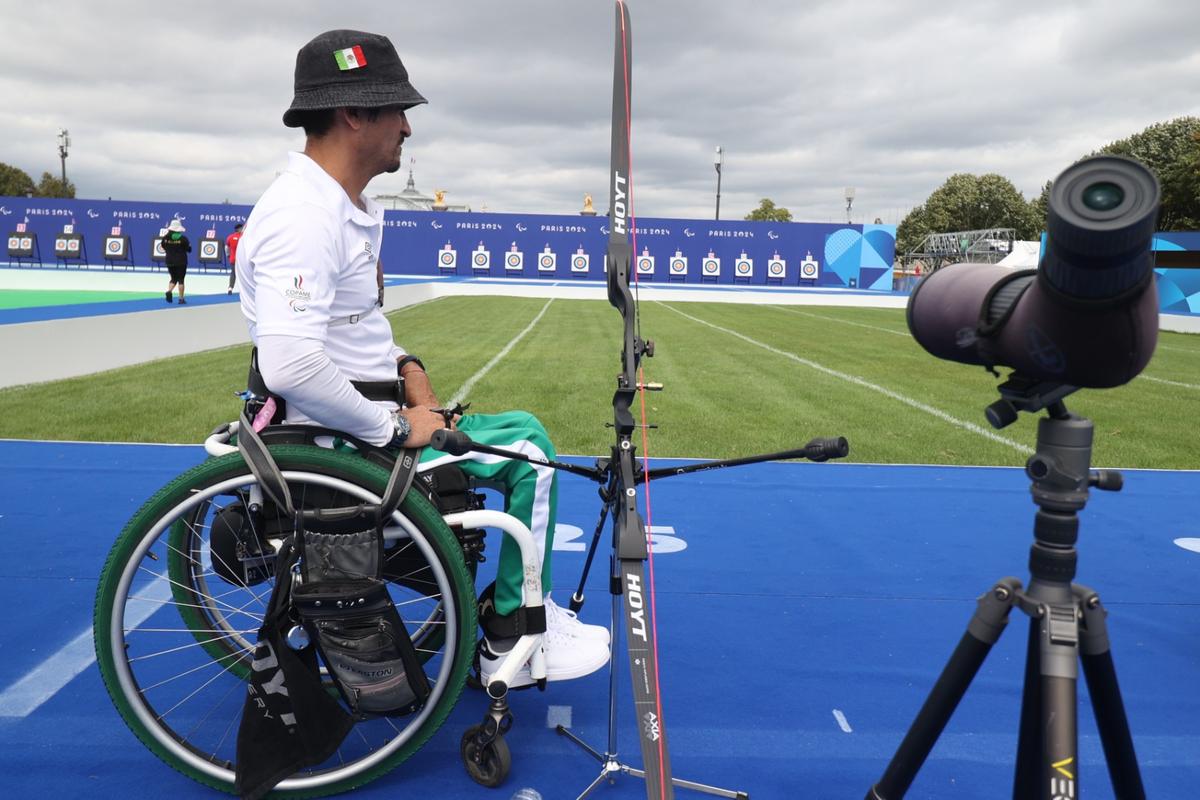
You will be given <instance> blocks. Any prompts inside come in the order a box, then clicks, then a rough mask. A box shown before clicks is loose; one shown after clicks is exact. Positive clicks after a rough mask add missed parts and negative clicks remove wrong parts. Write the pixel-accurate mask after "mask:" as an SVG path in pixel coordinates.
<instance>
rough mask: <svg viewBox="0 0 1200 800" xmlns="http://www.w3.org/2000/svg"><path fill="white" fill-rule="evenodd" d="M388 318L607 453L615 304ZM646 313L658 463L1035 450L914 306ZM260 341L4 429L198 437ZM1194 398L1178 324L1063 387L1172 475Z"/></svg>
mask: <svg viewBox="0 0 1200 800" xmlns="http://www.w3.org/2000/svg"><path fill="white" fill-rule="evenodd" d="M543 309H544V314H543V315H542V317H541V318H540V319H539V320H538V321H537V323H536V324H533V325H531V323H532V322H533V320H534V319H535V318H536V317H537V316H538V314H539V312H542V311H543ZM390 319H391V321H392V326H393V328H394V330H395V332H396V339H397V341H398V342H400V343H401V344H402V345H403V346H404V347H405V348H406V349H407V350H409V351H410V352H413V353H416V354H418V355H420V356H421V358H422V360H423V361H424V363H425V364H426V365H427V366H428V367H429V371H430V375H431V377H432V379H433V382H434V386H435V388H436V389H437V390H438V392H439V395H440V397H441V399H442V400H443V401H447V400H449V399H450V398H451V397H452V396H453V395H455V394H456V393H457V392H459V390H460V388H461V387H463V386H464V384H466V383H467V382H468V381H469V380H471V379H472V378H473V377H474V378H476V379H477V381H476V382H475V383H474V384H473V386H472V387H471V388H470V391H469V392H468V393H467V397H466V399H467V400H469V401H470V402H471V403H472V410H474V411H477V412H486V411H495V410H503V409H509V408H522V409H527V410H530V411H533V412H535V413H537V414H538V416H539V417H541V418H542V420H543V421H544V422H545V423H546V426H547V428H548V429H549V430H550V432H551V434H552V436H553V438H554V440H555V443H556V445H557V446H558V448H559V450H560V452H563V453H572V454H583V455H599V454H603V453H605V452H607V449H608V448H609V446H610V443H611V441H612V432H611V430H610V429H609V428H606V427H605V423H606V422H610V421H611V419H612V408H611V399H612V392H613V388H614V386H615V375H616V373H617V371H618V368H619V352H620V344H619V337H620V335H621V321H620V317H619V316H618V315H617V313H616V311H614V310H613V309H612V308H611V307H610V306H608V305H607V304H606V303H604V302H602V301H580V300H553V301H547V300H544V299H527V298H506V297H494V298H477V297H474V298H472V297H454V298H443V299H440V300H437V301H433V302H429V303H424V304H421V305H417V306H413V307H409V308H407V309H404V310H402V311H399V312H397V313H395V314H392V315H390ZM641 322H642V332H643V335H644V336H646V337H648V338H650V339H653V340H654V341H655V345H656V355H655V357H654V358H652V359H648V360H646V361H645V371H646V379H647V380H649V381H658V382H661V383H663V384H665V387H666V388H665V391H663V392H659V393H651V394H648V395H647V398H646V402H647V409H646V410H647V415H648V418H649V421H650V422H651V423H652V424H655V425H657V426H658V428H657V429H656V430H653V431H651V433H650V448H649V449H650V455H651V456H652V457H655V456H658V457H668V456H680V457H711V458H724V457H734V456H741V455H748V454H751V453H757V452H770V451H776V450H782V449H786V448H789V447H794V446H797V445H800V444H803V443H804V442H806V441H807V440H808V439H810V438H811V437H813V436H845V437H846V438H847V439H849V440H850V447H851V453H850V459H849V460H852V461H857V462H879V463H941V464H961V465H966V464H1003V465H1019V464H1022V463H1023V462H1024V459H1025V457H1026V454H1027V453H1028V452H1030V451H1031V450H1032V447H1033V443H1034V438H1035V425H1036V418H1035V417H1033V416H1030V415H1023V417H1022V419H1021V420H1020V421H1019V422H1018V423H1016V424H1014V425H1012V426H1010V427H1008V428H1006V429H1004V430H1003V431H994V430H992V429H991V428H990V426H988V424H987V422H986V420H985V419H984V416H983V409H984V408H985V407H986V406H987V405H988V404H989V403H991V402H992V401H993V400H995V399H997V397H998V395H997V393H996V391H995V386H996V385H997V383H998V381H997V380H996V379H995V378H993V377H992V376H990V375H989V374H988V373H987V372H986V371H985V370H984V369H983V368H982V367H968V366H964V365H961V364H952V363H948V362H944V361H939V360H937V359H934V358H933V357H932V356H930V355H928V354H927V353H925V352H924V351H923V350H922V349H921V348H920V347H918V346H917V344H916V343H915V342H914V341H913V340H912V338H911V337H910V336H909V335H908V332H907V329H906V327H905V322H904V312H903V310H901V309H886V310H884V309H860V308H842V307H823V306H821V307H818V306H804V307H796V306H747V305H732V304H716V303H713V304H709V303H655V302H643V304H642V306H641ZM527 328H528V330H527V332H526V333H525V335H524V336H523V337H521V338H520V340H519V341H518V342H516V343H515V344H513V345H512V347H511V349H510V350H509V352H507V353H506V354H505V355H503V357H502V358H499V360H498V361H497V363H496V364H495V365H494V366H492V367H491V369H490V370H488V371H486V373H485V374H482V375H479V373H480V372H481V370H483V369H484V368H485V366H486V365H488V364H489V362H491V361H492V360H493V359H495V358H496V357H497V355H498V354H499V353H501V351H502V350H504V349H505V347H506V346H507V345H509V344H510V342H512V341H513V339H514V338H515V337H517V336H518V335H519V334H521V333H522V331H526V329H527ZM248 351H249V348H248V347H235V348H225V349H222V350H213V351H209V352H204V353H198V354H195V355H191V356H181V357H177V358H172V359H169V360H164V361H157V362H152V363H149V364H144V365H140V366H137V367H130V368H125V369H119V370H113V371H110V372H104V373H100V374H96V375H92V376H88V377H84V378H76V379H71V380H66V381H59V382H55V383H49V384H39V385H36V386H27V387H15V388H12V389H5V390H0V437H4V438H29V439H62V440H86V441H127V442H199V441H201V440H202V439H203V438H204V436H205V435H206V434H207V433H208V432H209V431H210V430H211V429H212V428H213V427H214V426H215V425H217V424H218V423H220V422H223V421H227V420H231V419H234V418H235V417H236V416H237V413H238V410H239V401H238V400H237V399H236V398H235V397H234V393H235V392H236V391H238V390H240V389H242V388H243V387H244V383H245V376H246V364H247V358H248ZM1198 403H1200V336H1189V335H1183V334H1172V333H1163V334H1162V335H1161V337H1160V340H1159V348H1158V350H1157V352H1156V353H1155V356H1154V359H1153V361H1152V362H1151V363H1150V366H1149V367H1148V368H1147V369H1146V371H1145V372H1144V374H1143V375H1142V376H1140V377H1139V378H1137V379H1136V380H1134V381H1133V382H1131V383H1130V384H1128V385H1126V386H1122V387H1119V388H1117V389H1110V390H1104V391H1099V390H1083V391H1080V392H1078V393H1077V394H1075V395H1073V396H1071V397H1069V398H1068V399H1067V405H1068V407H1069V408H1070V409H1071V410H1072V411H1074V412H1075V413H1077V414H1082V415H1084V416H1088V417H1090V418H1092V419H1093V421H1094V422H1095V424H1096V443H1095V449H1094V458H1093V462H1094V463H1095V464H1096V465H1106V466H1124V467H1144V468H1164V469H1185V468H1186V469H1191V468H1198V467H1200V447H1198V446H1197V445H1198V444H1200V435H1198V434H1197V431H1196V428H1195V427H1194V425H1195V421H1194V417H1195V416H1196V414H1195V410H1196V408H1197V404H1198Z"/></svg>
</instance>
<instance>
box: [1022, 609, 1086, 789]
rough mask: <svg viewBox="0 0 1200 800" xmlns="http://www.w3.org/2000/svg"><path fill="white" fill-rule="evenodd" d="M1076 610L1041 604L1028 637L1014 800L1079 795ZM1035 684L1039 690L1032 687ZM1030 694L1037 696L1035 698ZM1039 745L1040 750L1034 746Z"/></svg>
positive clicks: (1077, 631)
mask: <svg viewBox="0 0 1200 800" xmlns="http://www.w3.org/2000/svg"><path fill="white" fill-rule="evenodd" d="M1031 591H1034V590H1033V589H1031ZM1077 612H1078V606H1077V605H1076V604H1075V603H1074V602H1071V603H1070V604H1066V603H1061V604H1049V603H1042V604H1040V605H1039V606H1038V615H1037V617H1036V618H1035V619H1034V620H1033V626H1032V631H1033V632H1031V635H1030V645H1031V647H1032V648H1033V649H1032V650H1031V652H1030V653H1029V654H1028V655H1027V660H1026V672H1025V677H1026V685H1025V703H1024V704H1023V705H1022V709H1021V741H1020V743H1019V744H1018V750H1017V774H1016V780H1015V782H1014V786H1013V797H1014V798H1017V797H1020V798H1030V797H1032V798H1044V799H1045V800H1051V799H1052V798H1059V797H1078V796H1079V758H1078V743H1079V736H1078V729H1077V726H1076V723H1077V719H1078V714H1077V697H1076V682H1077V680H1078V675H1079V623H1078V615H1077ZM1035 640H1036V645H1035ZM1033 663H1036V665H1037V670H1036V674H1033V673H1034V670H1033V668H1032V664H1033ZM1031 682H1032V683H1033V685H1034V686H1036V687H1037V688H1033V687H1031V685H1030V683H1031ZM1031 693H1036V699H1034V698H1033V697H1031ZM1037 711H1040V716H1038V715H1037V714H1036V712H1037ZM1035 726H1036V728H1037V730H1036V732H1035V731H1034V730H1033V728H1034V727H1035ZM1038 743H1040V745H1041V746H1040V752H1039V749H1038V748H1037V747H1036V745H1037V744H1038ZM1035 759H1037V760H1035Z"/></svg>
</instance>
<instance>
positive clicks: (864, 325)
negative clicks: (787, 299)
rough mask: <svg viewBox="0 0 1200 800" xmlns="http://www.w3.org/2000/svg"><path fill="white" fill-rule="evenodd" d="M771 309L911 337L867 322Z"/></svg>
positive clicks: (789, 309) (785, 307) (795, 310)
mask: <svg viewBox="0 0 1200 800" xmlns="http://www.w3.org/2000/svg"><path fill="white" fill-rule="evenodd" d="M771 308H774V309H778V310H779V311H786V312H787V313H789V314H799V315H800V316H802V317H812V318H813V319H823V320H828V321H829V322H840V323H841V324H843V325H853V326H854V327H856V328H866V329H867V330H871V331H882V332H884V333H890V334H892V335H893V336H906V337H907V336H908V335H909V334H908V332H907V331H898V330H894V329H892V328H883V327H880V326H879V325H868V324H867V323H865V322H851V321H850V320H848V319H838V318H837V317H827V316H825V315H824V314H814V313H812V312H811V311H800V310H798V309H795V308H788V307H787V306H771Z"/></svg>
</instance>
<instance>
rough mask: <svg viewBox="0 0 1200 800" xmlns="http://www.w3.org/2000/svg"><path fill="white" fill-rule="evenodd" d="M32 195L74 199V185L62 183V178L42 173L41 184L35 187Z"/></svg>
mask: <svg viewBox="0 0 1200 800" xmlns="http://www.w3.org/2000/svg"><path fill="white" fill-rule="evenodd" d="M33 194H34V196H35V197H74V196H75V184H73V183H71V182H70V181H66V182H65V183H64V182H63V179H62V178H56V177H54V176H53V175H51V174H50V173H49V172H43V173H42V182H41V183H39V184H38V185H37V188H36V189H34V191H33Z"/></svg>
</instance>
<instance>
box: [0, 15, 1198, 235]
mask: <svg viewBox="0 0 1200 800" xmlns="http://www.w3.org/2000/svg"><path fill="white" fill-rule="evenodd" d="M0 9H2V13H0V19H2V20H3V26H2V28H0V29H2V30H3V32H4V40H5V41H4V47H3V48H2V49H0V97H2V98H4V102H3V104H0V131H2V134H0V161H2V162H5V163H8V164H12V165H14V166H17V167H20V168H21V169H24V170H25V171H26V172H28V173H30V174H31V175H32V176H33V178H34V180H37V179H38V178H39V177H40V175H41V174H42V172H44V171H51V172H53V173H55V174H57V173H58V170H59V160H58V153H57V134H58V131H59V129H60V128H67V129H69V130H70V133H71V139H72V147H71V151H70V156H69V158H68V159H67V174H68V177H69V178H70V179H71V180H72V181H73V182H74V183H75V185H76V187H77V191H78V196H80V197H85V198H105V197H112V198H114V199H124V200H182V201H195V202H220V201H221V200H224V199H228V200H230V201H232V202H235V203H253V202H254V201H255V199H256V198H257V197H258V195H259V194H260V193H261V192H262V190H263V189H264V188H265V187H266V185H267V184H268V183H269V182H270V181H271V179H272V178H273V176H274V175H275V172H276V171H277V170H279V169H281V168H282V165H283V164H284V163H285V161H286V156H285V153H286V151H288V150H289V149H301V148H302V146H303V140H302V134H300V133H298V132H296V131H292V130H290V129H287V128H284V127H283V125H282V123H281V122H280V114H281V113H282V111H283V109H284V108H286V107H287V105H288V103H289V101H290V99H291V87H292V69H293V66H294V63H295V53H296V50H298V49H299V47H300V46H301V45H302V44H304V42H306V41H307V40H308V39H310V38H312V37H313V36H314V35H316V34H317V33H320V32H321V31H324V30H328V29H331V28H354V29H361V30H370V31H375V32H379V33H384V34H387V35H388V36H390V37H391V39H392V41H393V42H394V43H395V44H396V46H397V48H398V49H399V51H400V54H401V57H402V58H403V60H404V62H405V64H406V66H408V68H409V71H410V73H411V75H412V79H413V83H414V84H415V85H416V86H417V88H418V89H419V90H420V91H421V92H422V93H423V94H424V95H425V96H426V97H427V98H429V101H430V103H429V105H427V106H421V107H420V108H418V109H415V110H414V111H413V112H412V113H411V114H410V121H411V124H412V127H413V131H414V135H413V138H412V139H411V140H410V141H409V143H408V144H407V145H406V146H405V164H406V166H407V164H408V161H409V159H410V158H412V159H415V167H414V169H415V176H416V180H417V185H418V187H419V188H421V189H422V190H424V191H425V192H427V193H432V191H433V190H434V189H445V190H446V191H447V195H446V199H447V201H448V202H453V203H464V204H467V205H470V206H472V207H473V208H474V209H475V210H480V209H482V208H484V207H486V209H487V210H490V211H510V212H517V211H520V212H541V213H574V212H575V211H577V210H578V209H579V208H580V206H581V205H582V199H583V195H584V194H585V193H591V194H593V195H594V196H595V197H596V198H597V203H596V204H597V207H598V208H599V210H600V211H601V212H603V211H604V208H603V206H604V203H603V202H602V200H601V198H602V197H604V196H605V175H606V170H607V165H608V157H609V154H608V149H609V109H610V102H611V86H612V74H611V71H612V41H613V30H612V28H613V4H612V2H611V1H610V0H509V1H508V2H504V3H499V2H484V1H483V0H457V1H451V0H442V1H441V2H433V0H426V2H411V0H410V1H409V2H396V1H394V0H393V2H382V1H380V0H377V1H376V2H362V1H361V0H338V1H337V2H330V1H329V0H321V1H320V2H318V1H317V0H288V1H287V2H278V1H277V0H254V2H251V1H250V0H242V1H241V2H225V1H224V0H210V1H209V2H205V3H188V2H176V3H161V2H140V1H137V0H107V1H106V2H103V3H96V2H79V1H78V0H58V1H57V2H15V0H0ZM630 10H631V15H632V26H633V50H634V54H633V63H634V68H633V69H634V86H633V162H634V163H633V174H634V182H635V186H636V195H635V211H636V213H637V214H638V215H639V216H666V217H711V216H712V215H713V212H714V204H715V195H716V172H715V171H714V168H713V151H714V148H715V147H716V146H717V145H720V146H722V147H723V149H724V151H725V161H724V168H723V176H722V183H721V216H722V218H725V219H728V218H741V217H742V216H744V215H745V214H746V213H747V212H748V211H750V209H752V208H753V207H755V206H756V205H757V204H758V201H759V199H760V198H762V197H770V198H771V199H773V200H774V201H775V203H776V204H777V205H781V206H785V207H787V208H789V209H790V210H791V211H792V213H793V215H794V216H795V218H796V219H797V220H804V221H838V220H840V219H842V218H843V217H844V214H845V200H844V199H843V195H844V190H845V187H850V186H852V187H854V188H855V190H856V197H855V200H854V204H853V208H852V210H851V214H852V216H853V219H854V221H855V222H864V221H865V222H871V221H873V219H874V218H875V217H879V218H882V220H883V221H884V222H887V223H896V222H898V221H899V219H901V218H903V216H904V214H905V213H906V212H907V211H908V209H910V208H911V207H912V206H914V205H916V204H918V203H921V202H922V201H923V200H924V199H925V198H926V197H927V196H928V195H929V193H930V192H931V191H933V190H934V189H936V188H937V187H938V186H939V185H940V184H941V183H942V182H943V181H944V180H945V179H946V178H947V177H948V176H949V175H951V174H953V173H955V172H972V173H977V174H982V173H985V172H998V173H1000V174H1002V175H1005V176H1006V177H1008V178H1010V179H1011V180H1012V181H1013V183H1014V184H1015V185H1016V186H1017V188H1018V189H1019V190H1020V191H1021V192H1023V193H1024V194H1025V195H1026V197H1032V196H1036V194H1037V193H1038V192H1039V191H1040V189H1041V185H1042V184H1043V183H1044V182H1045V181H1046V180H1047V179H1049V178H1052V177H1054V176H1055V175H1056V174H1057V173H1058V172H1059V171H1061V170H1062V169H1063V168H1065V167H1066V166H1068V165H1069V164H1070V163H1071V162H1072V161H1074V160H1075V159H1076V158H1078V157H1079V156H1081V155H1083V154H1085V153H1087V152H1090V151H1092V150H1094V149H1096V148H1098V147H1101V146H1103V145H1104V144H1106V143H1108V142H1111V141H1113V140H1115V139H1120V138H1124V137H1126V136H1128V135H1130V134H1131V133H1134V132H1137V131H1140V130H1142V129H1143V128H1144V127H1146V126H1147V125H1150V124H1152V123H1155V122H1161V121H1166V120H1169V119H1172V118H1175V117H1178V116H1183V115H1200V45H1198V42H1197V39H1196V34H1197V31H1200V3H1197V2H1195V0H1141V2H1137V3H1134V2H1129V0H1089V1H1087V2H1076V1H1073V0H1058V2H1046V0H1036V1H1029V0H1005V1H1004V2H992V1H991V0H980V1H978V2H970V3H964V2H961V1H958V0H955V1H951V0H899V1H897V0H862V1H861V2H860V1H858V0H836V1H835V2H824V1H823V0H815V1H813V0H740V1H733V2H730V1H726V2H715V0H653V1H652V0H630ZM406 177H407V175H406V173H405V172H402V173H400V174H398V175H393V176H382V177H379V178H376V179H375V180H374V181H373V182H372V183H371V185H370V186H369V187H368V193H369V194H379V193H385V192H397V191H399V190H401V189H402V188H403V186H404V181H405V179H406Z"/></svg>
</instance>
